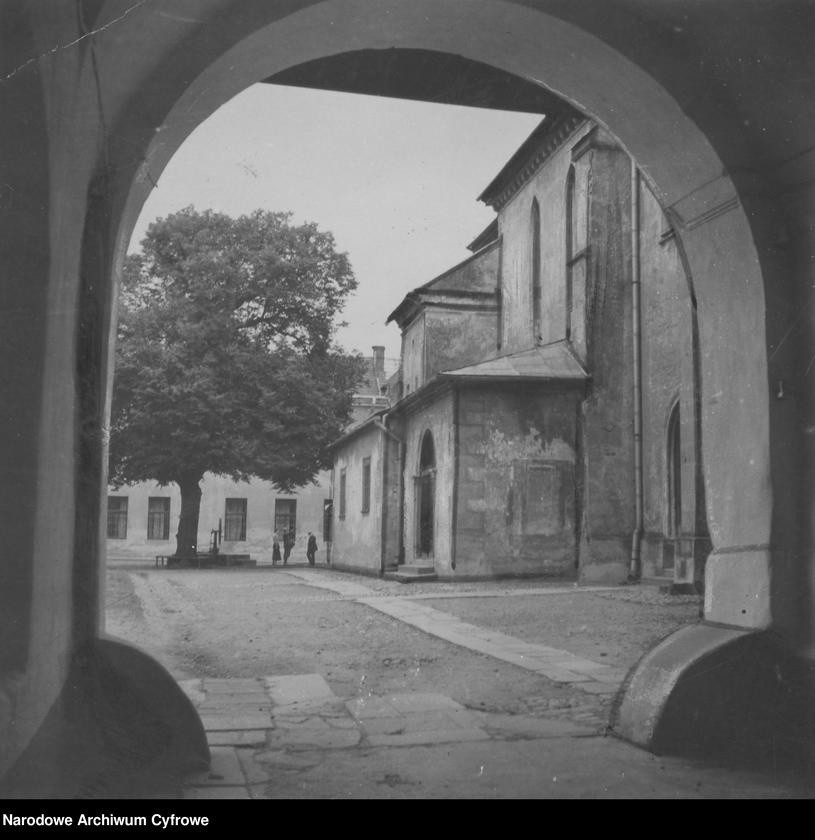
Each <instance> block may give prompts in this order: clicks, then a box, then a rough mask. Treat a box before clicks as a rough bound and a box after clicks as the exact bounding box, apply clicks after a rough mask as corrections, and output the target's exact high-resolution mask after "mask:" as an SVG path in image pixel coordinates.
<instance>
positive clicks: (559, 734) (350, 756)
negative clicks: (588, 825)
mask: <svg viewBox="0 0 815 840" xmlns="http://www.w3.org/2000/svg"><path fill="white" fill-rule="evenodd" d="M289 574H293V575H295V576H298V577H300V578H302V579H303V580H304V581H305V582H307V583H308V584H310V585H313V586H314V585H316V586H320V587H324V588H328V589H330V590H332V591H333V592H336V593H338V594H341V595H343V596H344V597H347V598H352V599H354V600H358V601H359V602H360V603H364V604H366V605H367V606H368V607H370V608H372V609H376V610H379V611H380V612H383V613H385V614H386V615H389V616H392V617H394V618H396V619H398V620H400V621H402V622H405V623H406V624H409V625H412V626H414V627H417V628H419V629H420V630H423V631H424V632H426V633H429V634H431V635H434V636H437V637H438V638H441V639H444V640H446V641H448V642H450V643H452V644H455V645H457V646H459V647H463V648H467V649H469V650H473V651H477V652H479V653H482V654H484V655H487V656H491V657H495V658H497V659H500V660H503V661H505V662H509V663H512V664H514V665H516V666H518V667H520V668H525V669H527V670H530V671H533V672H535V673H537V674H539V675H540V676H541V677H543V678H545V679H549V680H553V681H556V682H561V683H569V684H570V685H571V686H573V687H574V688H575V689H578V690H580V691H585V692H587V693H589V694H613V693H614V692H616V691H617V690H618V688H619V686H620V683H621V682H622V680H623V679H624V677H625V673H624V672H622V671H621V670H618V669H615V668H613V667H610V666H608V665H604V664H602V663H597V662H593V661H591V660H588V659H584V658H581V657H579V656H575V655H574V654H571V653H569V652H567V651H562V650H558V649H555V648H551V647H547V646H545V645H540V644H531V643H527V642H524V641H522V640H519V639H516V638H513V637H512V636H508V635H506V634H503V633H498V632H495V631H491V630H486V629H483V628H479V627H477V626H475V625H472V624H468V623H466V622H463V621H461V620H459V619H458V618H456V617H454V616H451V615H448V614H446V613H443V612H440V611H439V610H435V609H432V608H430V607H427V606H425V605H423V604H421V603H418V601H419V600H421V599H411V598H404V597H382V596H381V595H378V594H376V593H374V592H373V591H372V590H371V589H369V588H368V587H365V586H362V585H361V584H359V583H356V582H354V581H353V580H347V581H346V580H338V579H336V578H328V576H320V575H315V574H313V573H310V572H309V571H303V572H297V571H294V570H292V571H290V572H289ZM546 594H556V590H555V589H552V588H548V589H547V590H546ZM181 685H182V688H183V689H184V691H185V692H186V693H187V695H188V696H189V697H190V699H191V700H192V702H193V703H194V705H195V706H196V707H197V709H198V712H199V714H200V716H201V719H202V722H203V724H204V728H205V730H206V732H207V738H208V741H209V744H210V748H211V754H212V765H211V768H210V770H209V771H208V772H204V773H199V774H197V775H194V776H190V777H189V778H187V779H186V780H185V783H184V787H183V791H182V796H183V797H184V798H189V799H224V798H225V799H270V798H272V799H274V798H420V797H424V798H454V797H455V798H473V797H475V798H503V797H523V798H572V797H576V798H700V797H702V798H711V797H716V798H730V797H737V798H781V797H789V796H808V795H809V791H807V790H806V789H803V788H801V787H795V786H791V785H790V783H789V780H787V781H781V780H775V779H772V778H768V777H767V776H765V775H761V774H758V773H753V772H748V771H742V770H733V769H728V768H723V767H714V766H710V765H702V764H700V763H698V762H693V761H689V760H684V759H675V758H666V757H657V756H654V755H651V754H649V753H646V752H644V751H641V750H638V749H636V748H635V747H633V746H631V745H628V744H625V743H623V742H622V741H619V740H617V739H616V738H613V737H609V736H608V733H607V732H606V730H605V726H604V721H601V720H599V719H594V717H593V716H591V715H589V716H586V717H585V718H584V719H580V717H579V716H577V717H575V718H574V719H571V720H560V719H541V718H539V717H531V716H530V717H527V716H524V715H510V714H499V713H492V712H484V711H476V710H472V709H468V708H465V707H463V706H462V705H460V704H459V703H457V702H455V701H454V700H452V699H451V698H450V697H447V696H445V695H443V694H439V693H432V692H422V693H417V692H409V693H401V694H391V695H387V696H376V695H373V694H371V695H368V696H362V697H359V698H357V699H355V700H352V701H345V700H343V699H342V698H340V697H337V696H336V695H335V694H334V693H333V692H332V690H331V688H330V686H329V685H328V683H327V682H326V681H325V679H324V678H323V677H322V676H321V675H320V674H301V675H286V676H265V677H257V678H249V679H247V678H242V679H212V678H200V679H194V680H186V681H184V682H182V683H181Z"/></svg>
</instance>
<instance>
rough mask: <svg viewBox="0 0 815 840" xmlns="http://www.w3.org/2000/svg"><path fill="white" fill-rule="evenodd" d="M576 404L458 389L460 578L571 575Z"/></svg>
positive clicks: (561, 396) (572, 395)
mask: <svg viewBox="0 0 815 840" xmlns="http://www.w3.org/2000/svg"><path fill="white" fill-rule="evenodd" d="M578 401H579V392H577V391H570V392H569V391H560V392H558V391H553V390H551V389H544V388H543V387H542V386H540V385H524V386H500V385H494V386H491V387H488V386H482V387H475V386H470V387H466V388H464V387H463V388H462V390H461V391H460V394H459V400H458V415H457V416H458V423H459V430H458V435H459V456H458V481H457V492H458V500H457V515H456V541H455V551H456V556H455V560H456V565H455V574H456V576H457V577H468V576H473V577H481V576H491V575H499V576H500V575H525V574H528V575H541V574H546V575H557V576H574V575H575V573H576V560H577V555H576V531H575V525H576V502H577V492H576V486H575V478H576V466H577V465H576V451H575V435H576V422H577V406H578Z"/></svg>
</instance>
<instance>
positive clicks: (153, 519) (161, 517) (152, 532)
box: [147, 496, 170, 540]
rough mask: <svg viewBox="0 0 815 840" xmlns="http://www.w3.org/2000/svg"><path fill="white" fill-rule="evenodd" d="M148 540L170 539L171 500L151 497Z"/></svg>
mask: <svg viewBox="0 0 815 840" xmlns="http://www.w3.org/2000/svg"><path fill="white" fill-rule="evenodd" d="M147 539H148V540H169V539H170V498H169V496H150V498H148V500H147Z"/></svg>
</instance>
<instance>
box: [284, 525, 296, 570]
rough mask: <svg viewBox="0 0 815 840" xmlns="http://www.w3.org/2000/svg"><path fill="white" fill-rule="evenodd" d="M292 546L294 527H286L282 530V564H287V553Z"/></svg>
mask: <svg viewBox="0 0 815 840" xmlns="http://www.w3.org/2000/svg"><path fill="white" fill-rule="evenodd" d="M293 548H294V529H293V528H287V529H286V530H285V531H284V532H283V565H284V566H286V565H288V562H289V555H290V554H291V550H292V549H293Z"/></svg>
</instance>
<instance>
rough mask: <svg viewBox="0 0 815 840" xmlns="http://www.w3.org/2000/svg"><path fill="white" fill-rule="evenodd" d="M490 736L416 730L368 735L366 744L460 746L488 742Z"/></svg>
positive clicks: (464, 731) (455, 729)
mask: <svg viewBox="0 0 815 840" xmlns="http://www.w3.org/2000/svg"><path fill="white" fill-rule="evenodd" d="M489 740H490V735H489V733H488V732H485V731H484V730H483V729H461V728H459V727H457V726H456V727H453V728H451V729H439V730H417V731H415V732H402V733H398V734H393V735H389V734H375V735H369V736H368V737H367V739H366V741H367V743H368V744H369V745H370V746H372V747H417V746H430V745H433V744H460V743H463V742H465V741H489Z"/></svg>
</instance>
